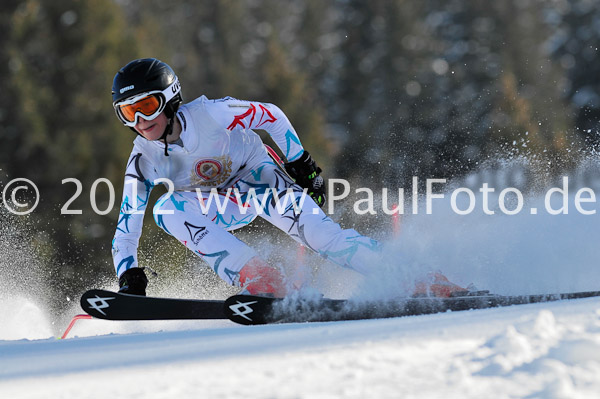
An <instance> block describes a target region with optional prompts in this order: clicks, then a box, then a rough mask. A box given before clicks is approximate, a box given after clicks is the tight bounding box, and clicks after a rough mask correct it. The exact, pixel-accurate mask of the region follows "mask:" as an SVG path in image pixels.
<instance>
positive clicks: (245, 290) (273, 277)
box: [238, 258, 287, 298]
mask: <svg viewBox="0 0 600 399" xmlns="http://www.w3.org/2000/svg"><path fill="white" fill-rule="evenodd" d="M238 284H239V287H240V288H241V289H242V290H241V292H240V293H239V294H240V295H244V294H246V295H262V296H270V297H275V298H283V297H285V295H286V294H287V288H286V286H285V283H284V278H283V274H282V273H281V271H280V270H279V268H277V267H274V266H269V265H268V264H266V263H265V262H264V261H262V260H260V259H256V258H254V259H251V260H250V261H249V262H248V263H246V265H245V266H244V267H243V268H242V270H240V274H239V281H238Z"/></svg>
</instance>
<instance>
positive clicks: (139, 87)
mask: <svg viewBox="0 0 600 399" xmlns="http://www.w3.org/2000/svg"><path fill="white" fill-rule="evenodd" d="M176 81H178V79H177V76H176V75H175V72H173V69H171V67H170V66H169V65H167V64H165V63H164V62H162V61H160V60H157V59H156V58H142V59H138V60H133V61H131V62H130V63H128V64H127V65H125V66H124V67H123V68H121V69H120V70H119V72H117V74H116V75H115V78H114V79H113V86H112V100H113V106H114V105H115V104H116V103H118V102H119V101H123V100H125V99H127V98H129V97H133V96H135V95H138V94H142V93H147V92H150V91H153V90H159V91H163V90H165V89H166V88H168V87H169V86H171V85H172V84H173V83H174V82H176ZM176 90H177V92H176V94H175V96H174V97H173V98H171V99H170V100H169V101H168V102H167V104H166V106H165V110H164V111H165V115H166V116H167V118H169V119H172V118H173V116H174V115H175V112H177V109H178V108H179V106H180V105H181V103H182V102H183V98H182V97H181V86H180V85H177V86H176Z"/></svg>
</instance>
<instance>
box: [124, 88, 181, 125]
mask: <svg viewBox="0 0 600 399" xmlns="http://www.w3.org/2000/svg"><path fill="white" fill-rule="evenodd" d="M179 91H180V87H179V81H178V80H175V82H173V84H171V85H170V86H169V87H167V88H166V89H165V90H163V91H160V90H154V91H148V92H145V93H141V94H138V95H135V96H133V97H130V98H128V99H126V100H123V101H119V102H117V103H115V104H114V105H113V106H114V108H115V112H116V113H117V117H118V118H119V120H120V121H121V122H123V124H124V125H125V126H129V127H134V126H135V125H136V123H137V118H138V116H140V117H142V118H144V119H146V120H148V121H151V120H153V119H155V118H156V117H157V116H158V115H160V113H161V112H163V111H164V109H165V106H166V105H167V103H168V102H169V101H170V100H171V99H172V98H173V97H175V96H176V95H177V93H179Z"/></svg>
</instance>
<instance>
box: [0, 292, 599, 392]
mask: <svg viewBox="0 0 600 399" xmlns="http://www.w3.org/2000/svg"><path fill="white" fill-rule="evenodd" d="M79 323H80V324H79V325H77V326H76V327H75V328H74V330H73V332H72V334H73V335H74V336H76V338H72V339H67V340H62V341H61V340H56V339H53V338H50V339H44V340H20V341H1V342H0V396H1V397H3V398H81V399H83V398H106V397H111V396H112V397H131V398H134V397H135V398H137V397H143V398H145V399H152V398H173V397H198V396H199V395H201V396H202V397H210V398H239V397H240V396H243V397H245V398H338V397H343V398H365V397H373V398H397V397H402V398H440V397H444V398H481V397H494V398H597V397H599V396H598V395H599V393H600V300H599V299H598V298H590V299H583V300H575V301H568V302H561V303H547V304H533V305H522V306H514V307H509V308H498V309H489V310H476V311H468V312H454V313H452V312H449V313H444V314H437V315H428V316H419V317H405V318H396V319H379V320H365V321H348V322H334V323H312V324H310V323H304V324H289V325H270V326H254V327H244V326H238V325H235V324H233V323H230V322H228V321H218V322H214V321H210V322H193V323H188V324H187V325H182V324H181V323H180V322H160V323H158V324H156V323H157V322H109V321H101V320H91V321H88V320H84V321H80V322H79ZM148 323H150V324H154V326H153V328H157V327H158V328H166V329H169V328H176V329H177V328H186V329H184V330H175V331H159V332H151V333H148V332H145V333H142V332H130V333H127V334H114V333H113V334H109V335H102V336H88V337H84V335H86V334H95V333H97V331H102V329H104V330H105V331H106V330H110V329H112V330H119V329H120V328H121V329H125V330H127V329H131V328H132V327H133V326H136V325H137V326H141V325H143V324H148ZM128 324H129V326H126V325H128ZM169 324H171V326H169ZM124 325H125V326H126V327H123V326H124ZM141 327H142V328H144V326H141ZM146 327H147V326H146ZM134 330H135V328H134ZM134 330H130V331H134ZM77 336H78V337H77Z"/></svg>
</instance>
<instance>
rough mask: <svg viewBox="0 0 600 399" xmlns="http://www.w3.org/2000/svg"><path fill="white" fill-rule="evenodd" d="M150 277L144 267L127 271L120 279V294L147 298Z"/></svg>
mask: <svg viewBox="0 0 600 399" xmlns="http://www.w3.org/2000/svg"><path fill="white" fill-rule="evenodd" d="M147 285H148V277H146V273H144V268H142V267H132V268H131V269H128V270H125V271H124V272H123V274H121V277H119V292H120V293H122V294H131V295H142V296H146V286H147Z"/></svg>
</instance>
